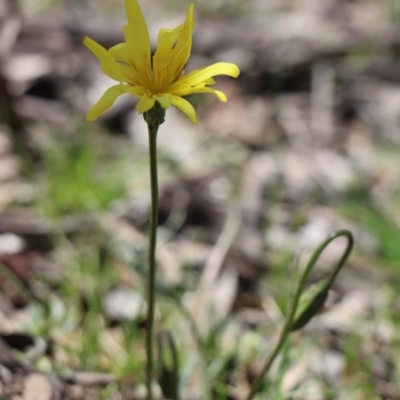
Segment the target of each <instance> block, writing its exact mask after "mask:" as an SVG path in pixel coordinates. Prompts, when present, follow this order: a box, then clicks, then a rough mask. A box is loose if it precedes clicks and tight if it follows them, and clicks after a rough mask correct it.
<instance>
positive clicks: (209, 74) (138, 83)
mask: <svg viewBox="0 0 400 400" xmlns="http://www.w3.org/2000/svg"><path fill="white" fill-rule="evenodd" d="M124 1H125V10H126V15H127V19H128V25H126V26H125V28H124V36H125V43H120V44H117V45H116V46H113V47H111V48H110V49H109V50H106V49H105V48H104V47H103V46H101V45H100V44H98V43H97V42H95V41H94V40H92V39H90V38H89V37H86V38H85V39H84V41H83V43H84V44H85V45H86V47H88V49H89V50H90V51H91V52H92V53H93V54H94V55H95V56H96V57H97V58H98V60H99V61H100V67H101V69H102V71H103V72H104V73H105V74H106V75H108V76H109V77H110V78H112V79H114V80H115V81H117V82H119V84H117V85H115V86H112V87H110V88H109V89H108V90H106V92H105V93H104V94H103V96H102V97H101V98H100V100H99V101H98V102H97V103H96V104H95V105H94V106H93V107H92V108H91V109H90V110H89V112H88V113H87V120H88V121H93V120H95V119H96V118H98V117H99V116H100V115H102V114H103V113H104V112H106V111H107V110H108V109H109V108H110V107H111V106H112V105H113V104H114V102H115V100H116V99H117V98H118V97H119V96H120V95H121V94H123V93H129V94H131V95H133V96H136V97H138V98H139V101H138V103H137V105H136V109H137V111H138V112H139V113H140V114H142V113H144V112H146V111H149V110H150V109H151V108H152V107H153V106H154V104H155V102H158V103H159V104H160V105H161V107H163V108H164V109H167V108H169V107H170V106H171V105H172V106H175V107H176V108H178V109H179V110H181V111H182V112H183V113H185V114H186V115H187V116H188V117H189V118H190V120H191V121H192V122H193V123H195V124H196V123H197V118H196V112H195V110H194V108H193V106H192V105H191V104H190V103H189V102H188V101H187V100H185V99H184V98H183V96H187V95H189V94H194V93H214V94H215V95H216V96H217V97H218V99H219V100H221V101H224V102H225V101H226V96H225V94H224V93H222V92H220V91H218V90H214V89H212V88H210V87H209V86H210V85H212V84H214V83H215V81H214V79H213V77H214V76H217V75H228V76H231V77H233V78H236V77H238V75H239V73H240V71H239V68H238V67H237V66H236V65H235V64H232V63H225V62H220V63H216V64H213V65H210V66H208V67H205V68H202V69H199V70H196V71H193V72H190V73H189V74H187V75H185V72H184V67H185V65H186V63H187V61H188V59H189V57H190V53H191V50H192V34H193V28H194V18H193V4H191V5H190V6H189V9H188V12H187V15H186V19H185V22H184V23H183V24H182V25H179V26H177V27H176V28H175V29H161V30H160V33H159V35H158V40H157V49H156V52H155V53H154V55H153V57H152V55H151V47H150V38H149V31H148V29H147V24H146V21H145V19H144V17H143V13H142V10H141V9H140V7H139V4H138V2H137V0H124Z"/></svg>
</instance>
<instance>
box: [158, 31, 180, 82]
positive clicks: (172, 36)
mask: <svg viewBox="0 0 400 400" xmlns="http://www.w3.org/2000/svg"><path fill="white" fill-rule="evenodd" d="M180 28H181V25H180V26H179V27H177V28H175V29H161V30H160V32H159V34H158V39H157V49H156V52H155V53H154V56H153V71H154V84H155V86H156V87H157V88H158V87H162V86H164V85H165V84H167V83H168V82H169V78H168V70H169V64H170V61H171V57H172V49H173V47H174V44H175V42H176V38H177V35H178V33H179V30H180ZM172 78H173V77H172ZM172 78H171V79H172Z"/></svg>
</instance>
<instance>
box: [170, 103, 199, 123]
mask: <svg viewBox="0 0 400 400" xmlns="http://www.w3.org/2000/svg"><path fill="white" fill-rule="evenodd" d="M172 105H173V106H175V107H176V108H177V109H178V110H180V111H182V112H183V113H185V114H186V115H187V116H188V117H189V118H190V120H191V121H192V122H193V123H194V124H196V125H197V117H196V111H195V109H194V108H193V106H192V105H191V104H190V103H189V102H188V101H187V100H185V99H182V97H179V96H173V97H172Z"/></svg>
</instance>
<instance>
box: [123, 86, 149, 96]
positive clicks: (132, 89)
mask: <svg viewBox="0 0 400 400" xmlns="http://www.w3.org/2000/svg"><path fill="white" fill-rule="evenodd" d="M124 91H125V93H129V94H131V95H132V96H136V97H142V96H145V95H146V92H147V89H146V88H145V87H143V86H130V85H129V86H127V85H124Z"/></svg>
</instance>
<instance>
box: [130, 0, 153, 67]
mask: <svg viewBox="0 0 400 400" xmlns="http://www.w3.org/2000/svg"><path fill="white" fill-rule="evenodd" d="M125 10H126V16H127V19H128V26H127V27H125V28H124V34H125V41H126V44H127V45H128V47H129V50H130V53H131V58H134V59H133V62H134V64H135V66H136V68H137V69H138V70H139V71H140V73H142V74H144V73H145V71H146V70H150V53H151V47H150V46H151V45H150V37H149V31H148V29H147V24H146V20H145V19H144V16H143V13H142V10H141V9H140V6H139V4H138V2H137V0H125Z"/></svg>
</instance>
